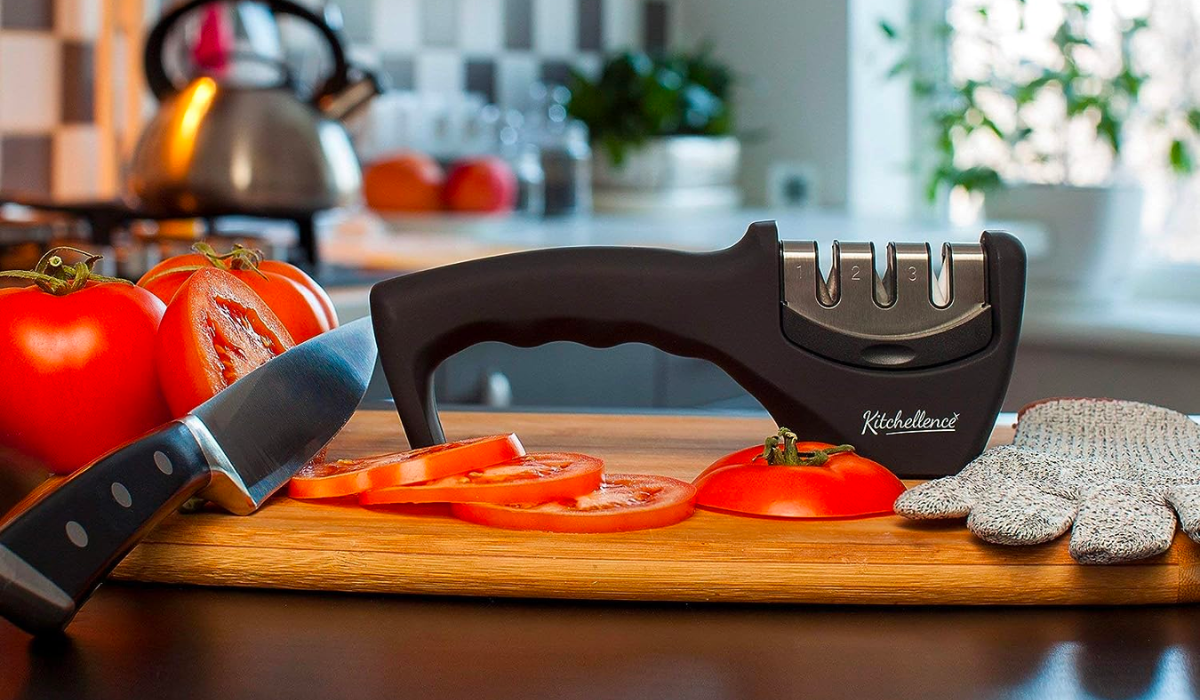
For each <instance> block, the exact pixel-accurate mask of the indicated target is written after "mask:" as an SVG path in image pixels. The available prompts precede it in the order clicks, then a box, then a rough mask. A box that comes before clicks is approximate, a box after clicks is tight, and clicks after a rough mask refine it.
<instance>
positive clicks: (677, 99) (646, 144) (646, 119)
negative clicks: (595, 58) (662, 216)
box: [568, 50, 741, 210]
mask: <svg viewBox="0 0 1200 700" xmlns="http://www.w3.org/2000/svg"><path fill="white" fill-rule="evenodd" d="M732 82H733V81H732V77H731V73H730V71H729V70H728V68H726V67H725V66H724V65H722V64H720V63H718V62H716V61H714V60H713V59H712V58H710V57H709V55H708V53H707V51H703V50H702V51H698V52H694V53H672V54H663V55H655V56H651V55H648V54H645V53H638V52H624V53H619V54H616V55H614V56H612V57H610V58H609V59H608V60H607V61H605V63H604V66H603V68H602V69H601V71H600V74H599V76H598V77H596V78H595V79H590V78H588V77H587V76H585V75H583V74H582V73H579V72H574V73H572V75H571V80H570V83H569V88H570V90H571V99H570V102H569V103H568V110H569V112H570V114H571V116H573V117H574V118H576V119H579V120H580V121H582V122H583V123H584V124H586V125H587V127H588V130H589V133H590V138H591V141H592V145H593V152H594V153H595V159H594V161H593V164H594V165H593V182H594V184H595V188H596V189H595V197H594V199H595V206H596V208H597V209H608V210H614V209H616V210H658V209H677V208H697V207H707V208H711V207H730V206H736V205H737V204H738V203H739V201H740V195H739V192H738V189H737V187H736V184H735V182H736V179H737V168H738V159H739V157H740V154H741V147H740V144H739V142H738V139H737V137H736V136H734V135H733V115H732V110H731V106H730V93H731V87H732Z"/></svg>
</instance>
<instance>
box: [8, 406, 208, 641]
mask: <svg viewBox="0 0 1200 700" xmlns="http://www.w3.org/2000/svg"><path fill="white" fill-rule="evenodd" d="M210 478H211V475H210V472H209V467H208V462H207V460H205V458H204V455H203V452H202V451H201V449H200V445H199V444H198V443H197V442H196V438H195V437H193V436H192V433H191V431H190V430H189V429H188V428H187V427H186V426H185V425H183V424H182V423H178V422H172V423H168V424H167V425H166V426H164V427H163V428H162V429H161V430H159V431H157V432H155V433H153V434H151V435H149V436H147V437H145V438H142V439H141V440H138V441H136V442H133V443H131V444H129V445H126V446H125V447H122V448H120V449H118V450H116V451H114V452H111V453H109V454H108V455H106V456H104V457H101V458H100V459H99V460H97V461H96V462H95V463H93V464H92V465H90V466H88V467H86V468H84V469H82V470H80V471H78V472H76V473H75V474H74V475H73V476H71V477H70V478H69V479H67V480H66V481H64V482H62V483H61V484H59V485H58V486H56V487H55V488H54V489H53V490H52V491H48V492H46V493H45V494H43V495H42V496H41V497H40V498H38V499H37V500H35V501H32V502H30V503H27V504H23V505H22V506H18V508H17V509H16V512H15V515H12V516H11V517H10V518H9V519H8V520H7V521H6V522H5V523H3V525H0V615H2V616H4V617H5V618H7V619H8V620H10V621H11V622H13V624H15V625H17V626H18V627H21V628H22V629H24V630H26V631H27V632H30V633H32V634H45V633H54V632H58V631H61V630H62V629H63V628H64V627H65V626H66V625H67V623H69V622H70V621H71V619H72V618H73V617H74V616H75V612H76V610H77V609H78V608H79V606H80V605H82V604H83V602H84V601H85V600H87V597H88V596H89V595H91V593H92V591H93V590H94V589H95V588H96V586H97V585H99V584H100V581H102V580H103V579H104V577H105V576H106V575H107V574H108V572H109V571H111V570H112V568H113V567H114V566H116V565H117V563H118V562H119V561H121V559H122V558H123V557H124V556H125V555H126V554H127V553H128V552H129V550H130V549H132V548H133V546H134V545H135V544H136V543H137V541H138V540H139V539H141V538H142V535H144V534H145V533H146V532H148V531H149V530H150V528H152V527H154V525H156V524H157V523H158V522H159V521H160V520H162V519H163V518H164V517H166V516H167V515H168V514H169V513H171V512H172V511H174V510H175V509H176V508H178V507H179V506H180V505H181V504H182V503H183V502H184V501H186V500H187V499H188V498H189V497H191V496H192V495H194V494H195V493H196V492H198V491H199V490H200V489H202V488H204V486H206V485H207V484H208V482H209V480H210Z"/></svg>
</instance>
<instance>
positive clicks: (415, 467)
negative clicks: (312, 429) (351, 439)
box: [288, 433, 525, 498]
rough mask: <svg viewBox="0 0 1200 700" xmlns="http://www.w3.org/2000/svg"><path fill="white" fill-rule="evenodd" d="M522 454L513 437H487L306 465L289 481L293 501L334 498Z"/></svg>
mask: <svg viewBox="0 0 1200 700" xmlns="http://www.w3.org/2000/svg"><path fill="white" fill-rule="evenodd" d="M523 454H525V448H524V447H523V446H522V445H521V441H520V440H518V439H517V436H516V435H514V434H512V433H509V434H508V435H490V436H488V437H477V438H472V439H470V440H459V441H458V442H447V443H443V444H441V445H434V446H432V447H423V448H421V449H418V450H407V451H405V452H392V453H390V454H385V455H378V456H376V457H365V458H362V459H339V460H337V461H334V462H320V463H312V464H307V465H305V466H304V467H302V468H301V469H300V471H298V472H296V475H295V476H294V477H292V480H291V482H289V483H288V495H289V496H291V497H292V498H338V497H340V496H352V495H354V494H357V493H362V492H363V491H368V490H371V489H384V488H389V487H392V486H404V485H407V484H419V483H421V482H422V481H433V480H434V479H441V478H443V477H447V476H452V475H454V474H461V473H463V472H469V471H471V470H473V469H483V468H484V467H490V466H492V465H493V464H499V463H501V462H507V461H508V460H510V459H512V458H514V457H520V456H521V455H523Z"/></svg>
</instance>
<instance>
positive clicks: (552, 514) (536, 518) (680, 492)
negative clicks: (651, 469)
mask: <svg viewBox="0 0 1200 700" xmlns="http://www.w3.org/2000/svg"><path fill="white" fill-rule="evenodd" d="M695 498H696V489H695V488H694V487H693V486H692V485H691V484H688V483H686V482H683V481H679V480H678V479H672V478H670V477H666V476H650V475H647V474H607V475H605V477H604V480H603V481H602V482H601V483H600V487H599V488H598V489H596V490H595V491H592V492H591V493H588V494H585V495H583V496H579V497H576V498H569V499H558V500H553V501H549V502H546V503H538V504H533V505H495V504H491V503H455V504H454V505H453V506H451V511H452V512H453V513H454V515H455V516H457V517H459V518H461V519H463V520H466V521H468V522H472V523H478V524H480V525H489V526H491V527H502V528H507V529H510V530H544V531H547V532H627V531H629V530H646V529H649V528H653V527H664V526H667V525H674V524H675V523H677V522H679V521H681V520H684V519H686V518H688V517H689V516H691V514H692V512H693V511H694V510H695V507H694V504H693V501H694V500H695Z"/></svg>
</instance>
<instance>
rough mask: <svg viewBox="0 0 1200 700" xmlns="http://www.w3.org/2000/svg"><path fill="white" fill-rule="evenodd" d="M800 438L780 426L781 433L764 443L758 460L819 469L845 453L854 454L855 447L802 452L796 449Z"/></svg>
mask: <svg viewBox="0 0 1200 700" xmlns="http://www.w3.org/2000/svg"><path fill="white" fill-rule="evenodd" d="M799 440H800V438H799V437H797V436H796V434H795V433H793V432H792V431H791V430H788V429H787V428H784V427H782V426H780V428H779V432H778V433H777V434H775V435H772V436H771V437H769V438H767V439H766V440H765V441H764V442H763V453H762V454H761V455H759V456H757V457H755V459H756V460H758V459H762V460H766V462H767V464H770V465H772V466H788V467H819V466H821V465H823V464H825V463H826V462H828V461H829V458H830V457H832V456H833V455H836V454H842V453H843V452H853V451H854V445H834V446H833V447H826V448H824V449H820V450H805V451H804V452H801V451H800V450H799V449H797V447H796V443H797V442H799Z"/></svg>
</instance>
